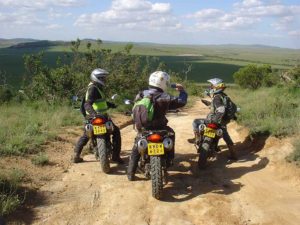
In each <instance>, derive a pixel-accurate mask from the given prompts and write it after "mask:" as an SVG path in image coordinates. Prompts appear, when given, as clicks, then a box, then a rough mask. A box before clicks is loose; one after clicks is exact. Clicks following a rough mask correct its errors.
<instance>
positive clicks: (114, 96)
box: [111, 94, 119, 100]
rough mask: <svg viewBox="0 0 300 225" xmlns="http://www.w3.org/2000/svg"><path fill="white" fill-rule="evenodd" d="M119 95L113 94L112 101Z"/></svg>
mask: <svg viewBox="0 0 300 225" xmlns="http://www.w3.org/2000/svg"><path fill="white" fill-rule="evenodd" d="M118 96H119V95H118V94H114V95H113V96H111V99H112V100H115V99H116V98H117V97H118Z"/></svg>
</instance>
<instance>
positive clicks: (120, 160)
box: [112, 156, 124, 164]
mask: <svg viewBox="0 0 300 225" xmlns="http://www.w3.org/2000/svg"><path fill="white" fill-rule="evenodd" d="M112 161H113V162H116V163H118V164H124V160H123V159H121V157H120V156H119V157H113V158H112Z"/></svg>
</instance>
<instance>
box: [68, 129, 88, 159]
mask: <svg viewBox="0 0 300 225" xmlns="http://www.w3.org/2000/svg"><path fill="white" fill-rule="evenodd" d="M88 141H89V138H88V136H87V135H86V132H84V134H83V135H82V136H81V137H80V138H79V140H78V142H77V144H76V146H75V148H74V154H73V156H72V161H73V162H74V163H81V162H83V158H81V157H80V154H81V151H82V149H83V147H84V146H85V145H86V144H87V142H88Z"/></svg>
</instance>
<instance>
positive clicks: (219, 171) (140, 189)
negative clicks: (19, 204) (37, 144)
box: [33, 102, 300, 225]
mask: <svg viewBox="0 0 300 225" xmlns="http://www.w3.org/2000/svg"><path fill="white" fill-rule="evenodd" d="M200 107H201V109H200V110H199V108H200ZM206 113H207V109H205V108H204V107H202V106H201V105H200V103H199V102H197V105H196V106H195V107H193V108H192V109H190V110H188V111H186V112H180V113H178V114H173V115H170V116H169V125H170V126H171V127H173V128H174V130H175V131H176V135H177V136H176V153H177V154H176V160H175V165H174V167H173V168H171V169H170V177H169V181H170V182H169V184H168V185H167V186H165V187H164V198H163V199H162V200H161V201H158V200H155V199H154V198H152V197H151V182H150V181H148V180H145V179H144V178H143V176H142V175H140V174H138V177H139V178H140V179H139V180H138V181H134V182H129V181H128V180H127V177H126V176H125V170H126V165H125V166H117V165H115V164H113V169H112V174H110V175H106V174H104V173H102V172H101V170H100V165H99V163H98V162H97V161H95V158H94V156H93V155H87V156H85V158H84V159H85V163H81V164H76V165H72V166H71V167H70V168H69V169H68V171H67V172H66V173H65V174H64V176H63V178H62V179H61V180H57V181H52V182H50V183H48V184H47V185H45V186H43V187H42V188H41V191H42V192H43V193H44V194H45V195H47V196H48V200H47V204H41V206H39V207H38V208H36V209H35V211H36V217H35V220H34V221H33V223H34V224H51V225H53V224H72V225H73V224H122V225H123V224H128V225H129V224H130V225H131V224H141V225H142V224H153V225H155V224H157V225H160V224H170V225H176V224H180V225H184V224H205V225H209V224H243V225H246V224H272V225H274V224H295V225H298V224H300V188H299V187H300V185H299V184H300V181H299V177H297V176H298V175H299V173H298V172H297V171H296V172H295V174H292V172H291V171H295V170H292V169H291V168H289V167H290V166H289V165H286V164H285V163H283V162H284V160H283V158H284V155H285V154H287V153H288V152H289V151H291V148H292V147H291V145H290V144H289V142H288V141H286V140H285V141H279V140H276V139H272V138H269V139H266V138H260V139H259V140H258V141H257V140H256V141H255V142H251V140H248V139H246V136H247V132H246V130H245V129H243V128H241V127H238V126H237V125H236V124H230V126H229V132H230V133H231V134H232V138H233V140H234V141H235V142H236V143H237V147H238V149H239V157H240V160H239V161H238V162H236V163H233V164H230V165H227V164H226V157H225V155H226V153H227V150H226V148H225V146H224V145H223V151H222V153H221V154H219V156H218V159H217V160H215V161H213V162H211V163H210V166H209V168H207V169H206V170H205V171H199V170H198V169H197V154H196V151H195V149H194V146H193V145H191V144H189V143H188V142H187V139H188V138H190V137H191V136H192V130H191V123H192V121H193V119H194V118H196V117H204V116H205V115H206ZM134 137H135V132H134V131H133V129H132V126H129V127H125V128H124V129H122V138H123V147H122V157H123V158H124V159H125V160H126V163H127V162H128V156H129V154H130V149H131V147H132V142H133V139H134ZM221 145H222V143H221ZM293 173H294V172H293ZM296 173H297V174H296Z"/></svg>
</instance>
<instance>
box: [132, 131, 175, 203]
mask: <svg viewBox="0 0 300 225" xmlns="http://www.w3.org/2000/svg"><path fill="white" fill-rule="evenodd" d="M173 135H174V133H172V132H169V131H166V130H147V131H143V132H142V133H141V134H140V135H139V136H138V137H137V140H136V141H137V142H136V144H137V148H138V151H139V153H140V155H141V157H140V160H139V163H138V170H140V171H141V172H142V173H144V175H145V176H146V178H148V179H151V181H152V196H153V197H154V198H156V199H160V198H161V197H162V191H163V185H164V183H167V153H168V151H170V150H172V149H173V146H174V142H173V140H172V139H171V138H170V137H171V136H173Z"/></svg>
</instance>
